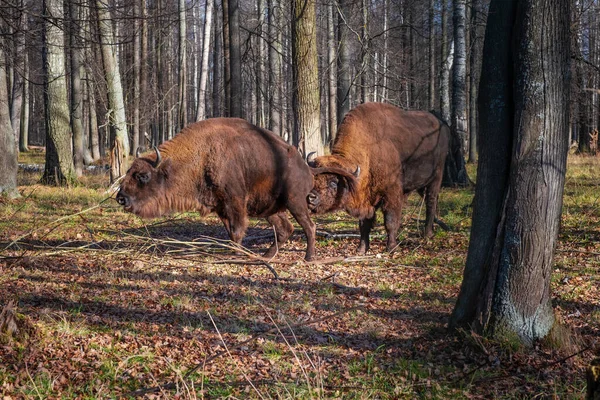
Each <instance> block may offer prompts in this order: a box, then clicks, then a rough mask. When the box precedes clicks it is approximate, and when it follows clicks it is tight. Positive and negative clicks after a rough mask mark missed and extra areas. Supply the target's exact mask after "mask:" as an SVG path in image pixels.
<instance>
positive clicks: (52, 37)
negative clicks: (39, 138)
mask: <svg viewBox="0 0 600 400" xmlns="http://www.w3.org/2000/svg"><path fill="white" fill-rule="evenodd" d="M43 13H44V18H45V23H44V50H43V52H42V56H43V59H44V72H45V73H44V104H45V111H46V112H45V125H46V164H45V168H44V175H43V176H42V182H44V183H46V184H53V185H57V186H58V185H61V186H62V185H71V184H72V183H74V182H75V180H76V179H77V178H76V174H75V167H74V165H73V152H72V149H71V145H72V143H71V140H72V137H71V128H70V126H69V106H68V104H69V103H68V99H67V82H66V78H65V76H66V71H65V41H64V37H63V32H62V31H61V30H60V28H59V27H58V26H59V23H58V21H59V20H60V19H63V18H64V17H65V14H64V12H63V2H62V0H44V2H43Z"/></svg>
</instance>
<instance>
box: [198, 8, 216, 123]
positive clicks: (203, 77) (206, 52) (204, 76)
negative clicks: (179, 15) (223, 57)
mask: <svg viewBox="0 0 600 400" xmlns="http://www.w3.org/2000/svg"><path fill="white" fill-rule="evenodd" d="M213 4H214V0H206V12H205V18H204V33H203V35H202V36H203V38H202V68H201V69H200V85H199V87H198V113H197V114H196V121H202V120H203V119H206V89H207V84H208V74H209V70H208V60H209V56H210V33H211V31H212V15H213Z"/></svg>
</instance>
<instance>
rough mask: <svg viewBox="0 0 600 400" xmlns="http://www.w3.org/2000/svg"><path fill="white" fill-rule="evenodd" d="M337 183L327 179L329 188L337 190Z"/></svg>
mask: <svg viewBox="0 0 600 400" xmlns="http://www.w3.org/2000/svg"><path fill="white" fill-rule="evenodd" d="M337 187H338V184H337V182H336V181H329V188H330V189H333V190H337Z"/></svg>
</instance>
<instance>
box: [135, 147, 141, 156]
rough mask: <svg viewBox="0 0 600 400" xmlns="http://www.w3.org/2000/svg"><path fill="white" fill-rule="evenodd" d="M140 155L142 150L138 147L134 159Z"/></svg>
mask: <svg viewBox="0 0 600 400" xmlns="http://www.w3.org/2000/svg"><path fill="white" fill-rule="evenodd" d="M141 153H142V148H141V147H138V148H137V150H136V151H135V158H138V157H139V156H140V154H141Z"/></svg>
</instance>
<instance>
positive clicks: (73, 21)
mask: <svg viewBox="0 0 600 400" xmlns="http://www.w3.org/2000/svg"><path fill="white" fill-rule="evenodd" d="M69 16H70V21H69V22H70V24H69V25H70V26H69V28H70V29H69V47H70V50H71V57H70V61H71V130H72V132H73V163H74V165H75V174H76V175H77V177H81V176H82V175H83V154H84V145H83V144H84V140H83V135H84V133H83V111H82V109H83V96H82V93H81V44H80V43H79V37H80V32H79V24H80V20H81V18H80V15H79V5H78V4H76V3H75V2H73V1H70V2H69Z"/></svg>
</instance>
